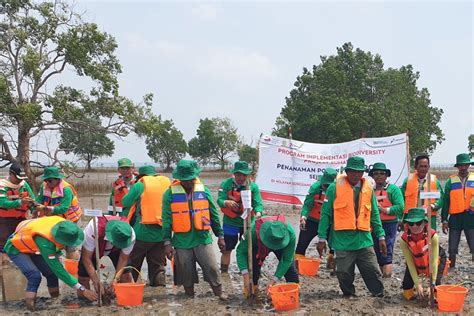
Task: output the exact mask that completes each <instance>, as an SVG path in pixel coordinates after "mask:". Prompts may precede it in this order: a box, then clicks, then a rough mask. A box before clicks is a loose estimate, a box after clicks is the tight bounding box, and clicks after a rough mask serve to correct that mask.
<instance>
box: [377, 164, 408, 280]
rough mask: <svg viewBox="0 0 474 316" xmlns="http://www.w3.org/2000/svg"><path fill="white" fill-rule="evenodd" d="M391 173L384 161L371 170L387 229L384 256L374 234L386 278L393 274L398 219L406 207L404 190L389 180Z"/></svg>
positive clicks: (379, 206) (379, 261)
mask: <svg viewBox="0 0 474 316" xmlns="http://www.w3.org/2000/svg"><path fill="white" fill-rule="evenodd" d="M390 175H391V171H390V169H388V168H387V167H386V166H385V164H384V163H383V162H376V163H375V164H374V165H373V167H372V169H371V170H370V171H369V176H371V177H372V178H373V179H374V181H375V187H374V192H375V196H376V199H377V205H378V208H379V213H380V220H381V221H382V227H383V230H384V231H385V243H386V244H387V255H386V256H382V252H381V251H380V248H379V246H378V242H377V236H376V235H375V234H372V238H373V239H374V250H375V254H376V255H377V262H378V263H379V266H380V270H381V271H382V276H383V277H385V278H389V277H391V276H392V271H393V265H392V260H393V246H394V245H395V239H396V238H397V226H398V220H399V218H401V217H402V215H403V210H404V208H405V202H404V200H403V195H402V191H400V188H399V187H397V186H396V185H394V184H391V183H389V182H388V181H387V178H389V177H390Z"/></svg>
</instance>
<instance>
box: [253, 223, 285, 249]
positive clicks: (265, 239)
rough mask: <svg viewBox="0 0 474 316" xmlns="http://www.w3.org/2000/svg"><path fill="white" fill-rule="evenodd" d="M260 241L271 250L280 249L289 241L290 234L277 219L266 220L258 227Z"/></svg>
mask: <svg viewBox="0 0 474 316" xmlns="http://www.w3.org/2000/svg"><path fill="white" fill-rule="evenodd" d="M260 238H261V240H262V243H263V244H264V245H265V246H267V247H268V248H269V249H271V250H280V249H283V248H285V247H286V246H288V244H289V243H290V234H289V233H288V228H287V227H286V225H285V224H284V223H282V222H279V221H267V222H264V223H263V224H262V226H261V227H260Z"/></svg>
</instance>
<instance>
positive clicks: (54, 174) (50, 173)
mask: <svg viewBox="0 0 474 316" xmlns="http://www.w3.org/2000/svg"><path fill="white" fill-rule="evenodd" d="M62 178H64V175H63V174H62V173H61V172H60V171H59V168H58V167H53V166H51V167H46V168H44V172H43V178H42V179H43V180H48V179H62Z"/></svg>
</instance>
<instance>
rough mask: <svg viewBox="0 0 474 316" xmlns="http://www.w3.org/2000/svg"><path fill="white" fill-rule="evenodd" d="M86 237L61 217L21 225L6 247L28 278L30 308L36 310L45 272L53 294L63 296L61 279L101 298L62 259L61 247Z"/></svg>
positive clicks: (26, 299)
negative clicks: (60, 293)
mask: <svg viewBox="0 0 474 316" xmlns="http://www.w3.org/2000/svg"><path fill="white" fill-rule="evenodd" d="M83 239H84V234H83V233H82V231H81V230H80V229H79V227H78V226H77V225H76V224H74V223H73V222H71V221H68V220H65V219H64V218H62V217H59V216H48V217H42V218H37V219H30V220H25V221H23V222H21V223H20V224H18V226H17V228H16V230H15V232H14V233H13V234H12V236H11V237H10V239H9V240H8V241H7V243H6V245H5V248H4V250H5V252H6V253H7V254H8V256H9V257H10V259H11V260H12V261H13V262H14V263H15V264H16V265H17V266H18V268H19V269H20V270H21V272H22V273H23V274H24V275H25V277H26V278H27V280H28V284H27V287H26V293H25V302H26V306H27V308H28V309H29V310H30V311H34V310H35V304H36V292H37V291H38V288H39V286H40V283H41V275H43V276H44V277H45V278H46V281H47V286H48V291H49V294H50V295H51V297H58V296H59V281H58V278H59V279H61V281H63V282H64V283H66V284H67V285H69V286H70V287H73V288H74V289H76V290H80V291H82V292H83V293H82V294H83V296H84V297H86V298H87V299H89V300H91V301H93V300H96V299H97V294H96V293H95V292H92V291H90V290H88V289H86V288H85V287H84V286H82V285H81V284H80V283H79V282H78V281H77V280H76V278H74V277H73V276H72V275H70V274H69V273H68V272H67V271H66V270H64V267H63V265H62V264H61V262H60V261H59V259H58V258H59V254H60V252H61V251H60V250H62V249H63V248H65V247H66V246H69V247H76V246H78V245H80V244H81V242H82V240H83Z"/></svg>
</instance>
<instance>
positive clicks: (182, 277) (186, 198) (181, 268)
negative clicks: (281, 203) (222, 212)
mask: <svg viewBox="0 0 474 316" xmlns="http://www.w3.org/2000/svg"><path fill="white" fill-rule="evenodd" d="M200 172H201V169H199V168H198V166H197V164H196V162H195V161H192V160H180V161H179V162H178V164H177V165H176V168H175V169H174V170H173V178H174V180H173V182H172V183H171V187H170V188H169V189H168V190H167V191H166V192H165V194H164V195H163V240H164V241H165V251H166V255H167V257H168V258H169V259H170V260H171V258H172V257H173V254H174V253H175V258H174V264H175V269H174V279H175V280H174V281H175V284H176V285H183V286H184V291H185V293H186V295H188V296H194V284H195V283H198V282H199V278H198V275H197V271H196V262H197V263H199V265H200V266H201V269H202V273H203V274H204V280H206V281H207V282H209V284H210V285H211V288H212V291H213V292H214V295H216V296H218V297H219V298H220V299H221V300H226V299H227V296H226V295H225V294H224V293H223V292H222V282H221V275H220V273H219V267H218V265H217V260H216V256H215V254H214V249H213V247H212V236H211V229H212V231H213V233H214V235H215V236H216V237H217V238H218V239H217V244H218V246H219V249H220V250H221V251H223V250H224V249H225V241H224V232H223V230H222V227H221V225H220V219H219V213H218V211H217V207H216V205H215V203H214V200H213V198H212V194H211V191H209V189H208V188H207V187H206V186H205V185H204V184H203V183H202V182H201V181H200V180H199V178H198V176H199V173H200ZM173 247H174V249H173Z"/></svg>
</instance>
